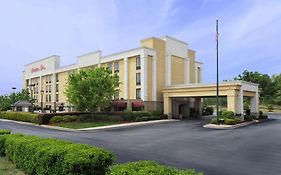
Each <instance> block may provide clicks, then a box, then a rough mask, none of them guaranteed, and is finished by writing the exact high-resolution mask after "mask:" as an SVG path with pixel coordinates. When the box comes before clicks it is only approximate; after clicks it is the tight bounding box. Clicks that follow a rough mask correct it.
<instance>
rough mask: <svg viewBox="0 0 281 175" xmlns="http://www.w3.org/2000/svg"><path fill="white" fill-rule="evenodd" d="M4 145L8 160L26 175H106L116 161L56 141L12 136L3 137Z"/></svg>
mask: <svg viewBox="0 0 281 175" xmlns="http://www.w3.org/2000/svg"><path fill="white" fill-rule="evenodd" d="M1 142H2V143H3V142H4V149H5V153H6V155H7V157H8V158H9V159H11V160H12V161H13V162H14V163H15V165H16V166H17V167H18V168H20V169H22V170H24V171H25V172H26V174H52V175H67V174H73V175H74V174H76V175H78V174H81V175H86V174H87V175H88V174H98V175H103V174H105V173H106V172H107V171H108V170H109V166H110V165H111V164H112V163H113V160H114V156H113V154H112V153H111V152H109V151H107V150H105V149H103V148H96V147H92V146H89V145H83V144H75V143H71V142H67V141H60V140H56V139H44V138H40V137H36V136H24V135H16V134H10V135H5V136H0V143H1ZM0 145H1V144H0ZM0 148H2V149H3V147H0Z"/></svg>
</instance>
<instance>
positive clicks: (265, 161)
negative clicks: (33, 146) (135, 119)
mask: <svg viewBox="0 0 281 175" xmlns="http://www.w3.org/2000/svg"><path fill="white" fill-rule="evenodd" d="M208 118H210V117H207V118H205V119H202V120H185V121H180V122H171V123H161V124H153V125H148V126H138V127H133V128H122V129H112V130H106V131H94V132H93V131H92V132H91V131H87V132H85V131H83V132H82V131H81V132H66V131H57V130H52V129H47V128H41V127H37V126H30V125H22V124H17V123H13V122H6V121H5V122H4V121H1V122H0V128H2V129H11V130H12V131H13V132H21V133H25V134H30V135H40V136H43V137H56V138H59V139H65V140H71V141H74V142H80V143H87V144H91V145H95V146H103V147H105V148H107V149H109V150H111V151H113V152H114V153H115V155H116V156H117V159H116V162H117V163H121V162H128V161H137V160H148V159H149V160H155V161H157V162H159V163H161V164H166V165H171V166H175V167H178V168H194V169H195V170H196V171H203V172H204V173H205V174H207V175H221V174H222V175H232V174H233V175H238V174H239V175H251V174H257V175H258V174H266V175H277V174H281V115H280V116H278V115H270V120H269V121H268V122H264V123H259V124H256V125H250V126H247V127H243V128H238V129H233V130H212V129H206V128H203V127H202V125H203V124H204V123H206V122H207V121H208Z"/></svg>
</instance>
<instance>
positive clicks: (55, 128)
mask: <svg viewBox="0 0 281 175" xmlns="http://www.w3.org/2000/svg"><path fill="white" fill-rule="evenodd" d="M0 121H9V122H14V123H18V124H24V125H32V126H37V127H42V128H48V129H54V130H60V131H76V132H77V131H99V130H107V129H117V128H129V127H134V126H143V125H151V124H157V123H168V122H177V121H179V120H175V119H166V120H153V121H145V122H134V123H124V124H117V125H108V126H100V127H93V128H82V129H71V128H64V127H59V126H51V125H38V124H35V123H29V122H22V121H15V120H7V119H0Z"/></svg>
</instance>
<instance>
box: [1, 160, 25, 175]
mask: <svg viewBox="0 0 281 175" xmlns="http://www.w3.org/2000/svg"><path fill="white" fill-rule="evenodd" d="M0 174H3V175H25V174H24V173H23V172H22V171H20V170H18V169H16V167H15V165H14V164H13V163H12V162H11V161H9V160H8V159H7V158H6V157H0Z"/></svg>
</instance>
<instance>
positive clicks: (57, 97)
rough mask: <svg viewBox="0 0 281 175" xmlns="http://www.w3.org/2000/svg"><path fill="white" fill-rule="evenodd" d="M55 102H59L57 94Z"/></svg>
mask: <svg viewBox="0 0 281 175" xmlns="http://www.w3.org/2000/svg"><path fill="white" fill-rule="evenodd" d="M56 102H59V94H56Z"/></svg>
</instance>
